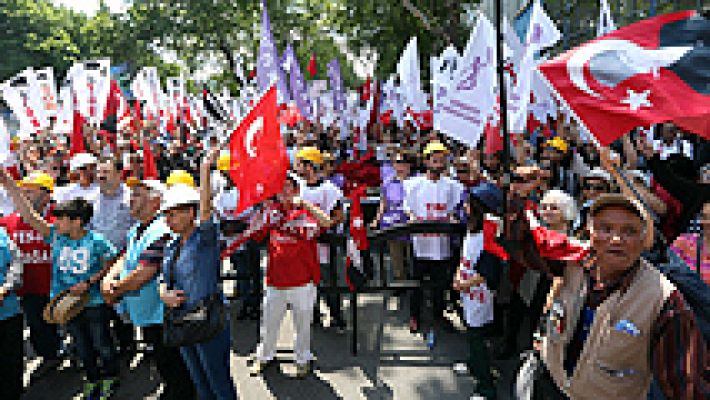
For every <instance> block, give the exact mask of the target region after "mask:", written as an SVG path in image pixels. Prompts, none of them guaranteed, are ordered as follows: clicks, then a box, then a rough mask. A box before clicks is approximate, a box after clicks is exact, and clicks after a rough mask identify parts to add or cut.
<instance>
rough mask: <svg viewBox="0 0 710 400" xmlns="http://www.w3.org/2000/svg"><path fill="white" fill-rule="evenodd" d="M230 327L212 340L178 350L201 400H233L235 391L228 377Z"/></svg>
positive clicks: (235, 395) (235, 394) (235, 396)
mask: <svg viewBox="0 0 710 400" xmlns="http://www.w3.org/2000/svg"><path fill="white" fill-rule="evenodd" d="M229 345H230V335H229V327H227V328H225V329H224V331H223V332H222V333H220V334H219V335H217V336H215V337H214V338H212V339H211V340H208V341H206V342H203V343H198V344H193V345H191V346H182V347H180V354H182V358H183V360H185V365H187V369H188V371H190V376H191V377H192V381H193V383H194V384H195V387H196V388H197V393H198V394H199V395H200V400H212V399H219V400H234V399H236V398H237V389H236V387H235V386H234V383H233V382H232V377H231V376H230V375H229V349H230V346H229Z"/></svg>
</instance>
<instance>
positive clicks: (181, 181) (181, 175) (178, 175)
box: [165, 169, 195, 188]
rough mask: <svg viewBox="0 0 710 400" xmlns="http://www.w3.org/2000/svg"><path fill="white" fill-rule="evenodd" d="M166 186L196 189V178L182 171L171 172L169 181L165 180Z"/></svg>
mask: <svg viewBox="0 0 710 400" xmlns="http://www.w3.org/2000/svg"><path fill="white" fill-rule="evenodd" d="M165 185H166V186H168V187H170V186H174V185H186V186H189V187H192V188H194V187H195V178H193V177H192V175H190V174H189V173H188V172H187V171H185V170H182V169H176V170H174V171H172V172H170V175H169V176H168V179H166V180H165Z"/></svg>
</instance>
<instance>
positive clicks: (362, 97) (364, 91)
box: [360, 76, 370, 101]
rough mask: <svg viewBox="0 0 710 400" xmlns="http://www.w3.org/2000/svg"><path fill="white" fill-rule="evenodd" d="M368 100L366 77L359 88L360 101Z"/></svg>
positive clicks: (368, 86) (368, 82)
mask: <svg viewBox="0 0 710 400" xmlns="http://www.w3.org/2000/svg"><path fill="white" fill-rule="evenodd" d="M368 100H370V77H369V76H368V77H367V81H365V83H363V84H362V86H360V101H368Z"/></svg>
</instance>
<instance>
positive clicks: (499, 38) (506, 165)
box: [495, 0, 510, 213]
mask: <svg viewBox="0 0 710 400" xmlns="http://www.w3.org/2000/svg"><path fill="white" fill-rule="evenodd" d="M495 12H496V71H497V73H498V96H499V99H500V100H499V103H500V107H499V112H500V115H499V121H500V127H501V128H502V129H503V159H502V160H501V161H502V164H503V196H504V197H503V211H504V213H505V211H507V210H506V206H507V201H506V195H507V193H508V189H509V187H510V134H509V132H508V118H507V115H508V97H507V96H506V91H505V77H504V75H503V74H504V73H505V70H504V68H505V65H504V59H503V29H502V25H503V23H502V20H503V10H502V7H501V0H495Z"/></svg>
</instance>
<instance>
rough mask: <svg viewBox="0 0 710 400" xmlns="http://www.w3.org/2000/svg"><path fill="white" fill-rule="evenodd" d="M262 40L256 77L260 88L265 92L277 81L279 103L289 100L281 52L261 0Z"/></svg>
mask: <svg viewBox="0 0 710 400" xmlns="http://www.w3.org/2000/svg"><path fill="white" fill-rule="evenodd" d="M261 8H262V13H261V40H260V41H259V59H258V60H257V67H256V79H257V83H258V84H259V90H260V91H261V92H265V91H266V90H267V89H268V88H269V86H271V84H272V83H273V81H276V90H277V92H278V99H279V103H286V102H288V100H289V96H288V88H287V86H286V76H285V74H284V72H283V70H282V69H281V65H279V62H278V61H279V54H278V51H277V50H276V44H275V43H274V35H272V34H271V23H270V22H269V13H268V11H267V10H266V1H265V0H262V1H261Z"/></svg>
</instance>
